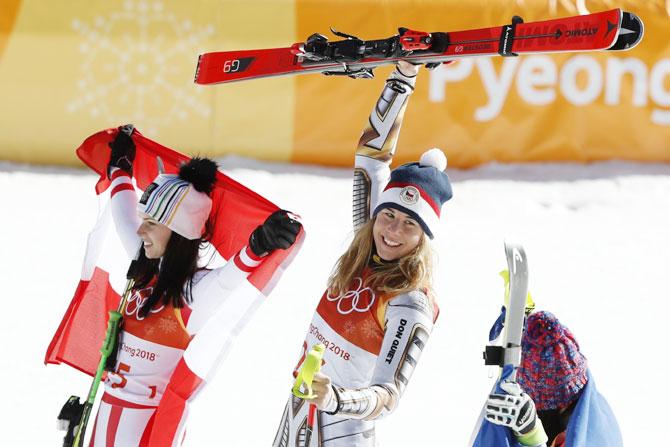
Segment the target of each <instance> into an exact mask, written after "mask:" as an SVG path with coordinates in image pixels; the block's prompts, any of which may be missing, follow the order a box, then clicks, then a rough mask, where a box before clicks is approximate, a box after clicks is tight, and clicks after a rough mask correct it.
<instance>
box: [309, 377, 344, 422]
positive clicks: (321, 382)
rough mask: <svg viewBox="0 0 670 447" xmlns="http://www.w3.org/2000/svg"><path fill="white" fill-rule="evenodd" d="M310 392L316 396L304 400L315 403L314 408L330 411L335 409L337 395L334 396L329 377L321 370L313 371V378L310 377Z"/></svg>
mask: <svg viewBox="0 0 670 447" xmlns="http://www.w3.org/2000/svg"><path fill="white" fill-rule="evenodd" d="M312 393H313V394H315V395H316V397H314V399H305V401H306V402H309V403H310V404H314V405H316V408H317V409H319V410H321V411H327V412H330V413H332V412H334V411H335V410H337V397H335V391H334V390H333V385H332V384H331V382H330V377H328V376H327V375H325V374H324V373H322V372H317V373H315V374H314V379H312Z"/></svg>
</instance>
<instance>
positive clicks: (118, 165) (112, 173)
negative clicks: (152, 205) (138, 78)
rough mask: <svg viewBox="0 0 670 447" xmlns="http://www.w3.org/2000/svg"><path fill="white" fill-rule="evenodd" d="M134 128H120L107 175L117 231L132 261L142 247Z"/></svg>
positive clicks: (129, 126)
mask: <svg viewBox="0 0 670 447" xmlns="http://www.w3.org/2000/svg"><path fill="white" fill-rule="evenodd" d="M132 132H133V127H132V125H130V124H129V125H126V126H122V127H120V128H119V133H118V134H117V135H116V137H115V138H114V141H112V142H111V143H110V147H111V148H112V152H111V155H110V160H109V166H108V172H107V173H108V175H109V178H110V180H111V181H112V184H111V186H110V188H111V191H112V192H111V199H110V200H111V204H110V205H111V207H112V218H113V219H114V226H115V227H116V232H117V234H118V235H119V239H121V243H122V244H123V248H124V249H125V251H126V253H127V254H128V258H129V259H133V258H134V257H135V254H136V253H137V250H138V249H139V247H140V237H139V236H138V235H137V229H138V228H139V227H140V224H141V222H140V218H139V217H138V215H137V193H136V192H135V187H134V186H133V182H132V174H133V160H134V158H135V143H134V142H133V139H132V137H131V135H132Z"/></svg>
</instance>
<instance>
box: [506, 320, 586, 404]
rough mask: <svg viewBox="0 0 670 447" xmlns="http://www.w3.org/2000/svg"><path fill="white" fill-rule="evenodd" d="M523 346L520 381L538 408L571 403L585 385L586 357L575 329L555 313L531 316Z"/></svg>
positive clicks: (522, 342)
mask: <svg viewBox="0 0 670 447" xmlns="http://www.w3.org/2000/svg"><path fill="white" fill-rule="evenodd" d="M521 350H522V358H521V366H520V367H519V370H518V372H517V381H518V382H519V385H521V387H522V388H523V389H524V390H525V391H526V392H527V393H528V395H530V397H531V398H532V399H533V401H534V402H535V407H536V408H537V409H538V410H554V409H561V408H565V407H567V406H569V405H570V404H571V403H572V402H573V401H574V400H575V398H576V397H577V396H578V395H579V392H580V391H581V390H582V388H583V387H584V385H586V382H587V378H586V368H587V364H586V357H584V356H583V355H582V353H581V352H580V351H579V344H578V343H577V340H575V337H574V336H573V335H572V332H570V330H569V329H568V328H567V327H565V326H563V325H562V324H561V322H560V321H558V319H557V318H556V317H555V316H554V315H553V314H551V313H549V312H534V313H532V314H530V315H529V316H528V319H527V322H526V331H525V332H524V334H523V338H522V340H521Z"/></svg>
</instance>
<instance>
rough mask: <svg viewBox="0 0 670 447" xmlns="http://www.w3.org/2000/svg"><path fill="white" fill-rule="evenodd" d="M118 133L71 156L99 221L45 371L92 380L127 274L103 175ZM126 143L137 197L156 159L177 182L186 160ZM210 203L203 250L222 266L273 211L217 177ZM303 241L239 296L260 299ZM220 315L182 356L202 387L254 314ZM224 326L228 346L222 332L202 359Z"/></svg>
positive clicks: (269, 261)
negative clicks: (84, 171)
mask: <svg viewBox="0 0 670 447" xmlns="http://www.w3.org/2000/svg"><path fill="white" fill-rule="evenodd" d="M117 132H118V130H117V129H108V130H105V131H102V132H98V133H96V134H94V135H92V136H90V137H89V138H87V139H86V140H85V141H84V142H83V143H82V145H81V146H80V147H79V148H78V149H77V156H78V157H79V158H80V159H81V160H82V161H83V162H84V163H85V164H86V165H87V166H88V167H90V168H91V169H93V170H94V171H95V172H97V173H98V174H99V175H100V179H99V180H98V182H97V184H96V186H95V191H96V193H97V194H98V199H99V203H100V207H99V214H98V220H97V222H96V224H95V227H94V228H93V230H92V231H91V233H90V234H89V236H88V244H87V249H86V254H85V258H84V263H83V268H82V273H81V279H80V281H79V285H78V286H77V289H76V291H75V293H74V297H73V298H72V301H71V302H70V305H69V307H68V309H67V311H66V312H65V315H64V317H63V320H62V321H61V323H60V325H59V327H58V329H57V331H56V333H55V335H54V337H53V339H52V341H51V343H50V345H49V348H48V349H47V353H46V357H45V363H47V364H48V363H53V364H60V363H65V364H68V365H70V366H72V367H74V368H76V369H78V370H80V371H83V372H85V373H87V374H89V375H91V376H93V375H94V374H95V370H96V368H97V366H98V362H99V359H100V351H99V350H100V346H101V344H102V341H103V339H104V334H105V329H106V327H107V315H108V311H109V310H113V309H117V307H118V305H119V300H120V295H121V294H122V293H123V289H124V287H125V283H126V270H127V268H128V261H127V255H126V254H125V252H124V251H123V246H122V244H121V241H120V240H119V238H118V236H117V234H116V231H115V228H114V222H113V221H112V214H111V209H110V208H111V207H110V206H109V205H110V200H109V198H110V194H111V191H110V189H111V188H110V184H111V182H110V181H109V179H108V178H107V175H106V170H107V163H108V160H109V153H110V149H109V146H108V143H109V142H111V141H112V140H113V139H114V137H115V135H116V133H117ZM133 140H134V142H135V145H136V156H135V161H134V163H133V174H134V180H135V182H136V186H137V188H138V189H140V190H144V189H145V188H146V187H147V186H148V185H149V184H150V183H151V182H152V180H153V179H154V178H155V177H156V176H157V175H158V174H159V168H158V157H160V160H161V161H162V163H163V166H164V172H165V173H167V174H176V173H177V172H178V171H179V166H180V165H181V164H183V163H185V162H187V161H188V160H189V158H188V157H187V156H185V155H182V154H180V153H178V152H176V151H174V150H172V149H169V148H167V147H165V146H162V145H160V144H158V143H156V142H154V141H152V140H150V139H148V138H146V137H144V136H143V135H142V134H141V133H139V132H138V131H137V130H136V131H135V132H134V134H133ZM211 197H212V202H213V204H212V211H211V213H210V220H211V221H212V223H213V225H212V227H213V235H212V238H211V241H210V242H211V244H212V245H213V246H214V247H215V248H216V250H217V251H218V253H219V254H220V255H221V256H222V257H223V258H224V259H226V260H229V259H231V258H232V257H234V256H235V255H236V254H237V253H238V252H239V251H240V249H241V248H243V247H244V246H245V245H247V242H248V239H249V235H250V234H251V232H252V231H253V230H254V229H255V228H256V227H257V226H258V225H260V224H262V223H263V222H264V221H265V219H266V218H267V217H268V216H269V215H270V214H271V213H272V212H274V211H276V210H277V209H279V208H278V207H277V206H275V205H274V204H272V203H271V202H270V201H268V200H266V199H265V198H263V197H261V196H260V195H258V194H256V193H255V192H253V191H251V190H250V189H248V188H246V187H244V186H243V185H241V184H240V183H238V182H236V181H234V180H232V179H231V178H229V177H227V176H226V175H224V174H222V173H221V172H217V177H216V184H215V187H214V189H213V191H212V194H211ZM303 237H304V231H303V230H301V232H300V234H299V235H298V240H297V242H296V244H294V245H293V246H292V247H290V248H289V249H288V250H275V251H274V252H273V253H272V254H271V255H269V256H267V258H264V259H263V262H262V263H261V264H260V265H259V266H258V267H257V268H255V269H254V270H253V272H252V273H251V274H250V275H249V277H248V278H247V281H248V284H247V287H243V288H242V289H243V290H242V293H247V294H256V295H258V296H260V297H261V298H262V297H264V296H267V295H268V294H269V293H270V291H271V290H272V288H273V287H274V285H275V284H276V282H277V281H278V280H279V278H280V276H281V274H282V273H283V271H284V269H285V268H286V267H287V266H288V264H289V263H290V262H291V260H292V259H293V257H294V256H295V254H296V253H297V252H298V250H299V247H300V245H301V242H302V239H303ZM249 286H251V287H249ZM258 296H257V297H250V298H252V300H251V301H252V302H257V301H258V300H257V298H258ZM235 301H238V302H240V301H242V300H235ZM223 308H225V309H226V310H225V312H223V314H225V315H227V317H226V316H225V315H221V318H219V321H218V323H217V322H216V318H214V319H213V320H214V321H212V324H211V325H210V328H211V329H207V328H206V327H205V328H203V331H201V332H200V333H198V335H197V336H196V337H195V338H194V340H193V341H192V343H191V344H192V345H193V346H189V348H188V349H187V351H186V352H185V355H184V357H185V360H186V361H187V363H190V364H189V366H191V369H192V370H193V371H195V370H196V369H197V371H195V372H196V373H197V375H198V376H199V377H200V378H201V379H205V377H206V376H207V375H210V374H211V373H212V372H213V370H215V367H216V365H217V364H218V362H219V361H220V360H221V358H222V356H223V355H224V354H225V352H226V351H227V346H226V345H229V344H230V343H231V342H232V340H233V339H234V336H235V335H236V334H237V332H239V330H240V329H241V327H242V326H243V325H244V323H245V322H246V320H247V319H248V317H250V314H251V313H252V312H253V309H249V308H246V307H245V308H239V309H237V308H235V305H234V303H232V302H231V304H230V305H227V306H226V305H224V306H223ZM233 319H234V320H233ZM226 324H232V326H231V327H228V328H227V329H226V330H227V331H228V334H227V335H228V336H229V339H228V340H222V338H221V332H218V335H217V340H218V341H219V342H221V341H223V343H222V344H221V343H219V344H218V346H212V347H211V348H212V349H216V352H203V351H207V349H208V348H209V343H208V342H207V340H206V339H207V334H208V332H215V331H219V330H220V328H221V326H220V325H226ZM213 326H219V328H218V329H216V328H214V327H213ZM205 329H207V330H205ZM91 340H100V344H97V343H95V342H94V343H91ZM196 340H197V342H196Z"/></svg>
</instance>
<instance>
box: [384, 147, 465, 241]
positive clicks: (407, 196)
mask: <svg viewBox="0 0 670 447" xmlns="http://www.w3.org/2000/svg"><path fill="white" fill-rule="evenodd" d="M446 167H447V157H446V156H445V155H444V152H442V151H441V150H439V149H430V150H428V151H426V152H424V154H423V155H422V156H421V159H420V160H419V162H418V163H408V164H404V165H402V166H399V167H397V168H396V169H394V170H393V172H391V179H390V180H389V182H388V184H387V185H386V188H384V192H382V193H381V195H380V196H379V200H378V203H379V205H377V207H376V208H375V212H374V216H376V215H377V213H379V211H381V210H382V209H384V208H393V209H397V210H399V211H402V212H404V213H406V214H408V215H410V216H411V217H412V219H414V220H416V221H417V222H418V223H419V225H421V228H422V229H423V231H425V232H426V234H427V235H428V237H430V238H431V239H433V235H434V233H435V232H436V231H437V229H438V226H439V220H440V212H441V210H442V204H443V203H444V202H446V201H447V200H449V199H451V197H452V195H453V193H452V191H451V183H450V182H449V177H448V176H447V174H446V173H445V172H444V170H445V168H446Z"/></svg>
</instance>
